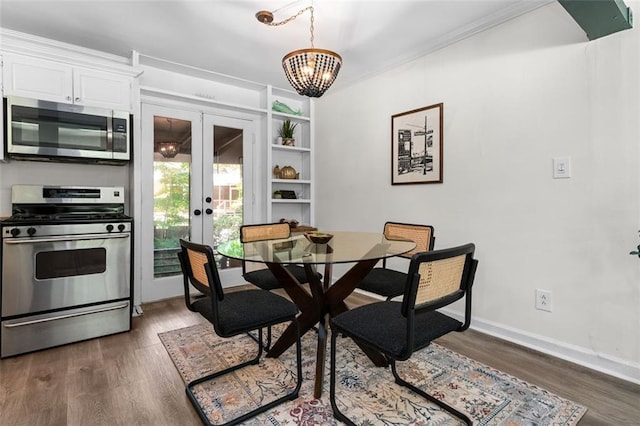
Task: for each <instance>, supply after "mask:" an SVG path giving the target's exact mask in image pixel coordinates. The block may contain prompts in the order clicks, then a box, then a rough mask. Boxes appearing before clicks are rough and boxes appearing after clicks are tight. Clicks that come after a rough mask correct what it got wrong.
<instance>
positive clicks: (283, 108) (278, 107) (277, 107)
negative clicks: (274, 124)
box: [271, 100, 302, 115]
mask: <svg viewBox="0 0 640 426" xmlns="http://www.w3.org/2000/svg"><path fill="white" fill-rule="evenodd" d="M271 109H273V110H274V111H276V112H283V113H285V114H291V115H302V110H300V109H299V110H297V111H294V110H293V109H291V108H290V107H289V105H287V104H285V103H283V102H280V101H278V100H275V101H273V104H272V105H271Z"/></svg>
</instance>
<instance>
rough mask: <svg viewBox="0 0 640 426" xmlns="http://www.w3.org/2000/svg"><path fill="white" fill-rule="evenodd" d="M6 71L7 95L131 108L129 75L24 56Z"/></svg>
mask: <svg viewBox="0 0 640 426" xmlns="http://www.w3.org/2000/svg"><path fill="white" fill-rule="evenodd" d="M3 70H4V72H3V86H4V96H22V97H26V98H33V99H39V100H43V101H52V102H62V103H73V104H78V105H86V106H95V107H103V108H110V109H116V110H124V111H131V82H132V79H131V77H129V76H125V75H120V74H116V73H112V72H105V71H99V70H94V69H90V68H83V67H76V66H72V65H69V64H64V63H61V62H56V61H49V60H45V59H40V58H33V57H29V56H20V55H7V56H5V57H4V64H3Z"/></svg>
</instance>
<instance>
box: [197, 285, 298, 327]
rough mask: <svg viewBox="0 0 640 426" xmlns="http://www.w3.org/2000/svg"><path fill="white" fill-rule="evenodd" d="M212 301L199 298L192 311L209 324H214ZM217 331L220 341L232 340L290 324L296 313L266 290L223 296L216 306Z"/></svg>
mask: <svg viewBox="0 0 640 426" xmlns="http://www.w3.org/2000/svg"><path fill="white" fill-rule="evenodd" d="M211 307H212V304H211V299H209V298H208V297H203V298H200V299H198V300H196V301H194V302H193V308H194V309H195V310H196V311H197V312H198V313H200V314H201V315H202V316H203V317H205V318H206V319H208V320H209V321H210V322H211V323H215V322H214V318H213V311H212V309H211ZM218 308H219V316H218V327H219V329H218V330H216V332H217V333H218V334H219V335H220V336H222V337H231V336H235V335H237V334H241V333H244V332H246V331H247V330H257V329H259V328H263V327H268V326H270V325H272V324H279V323H281V322H285V321H291V320H293V319H294V318H295V316H296V314H297V312H298V309H297V308H296V307H295V305H292V304H291V302H289V301H288V300H286V299H285V298H284V297H281V296H279V295H277V294H275V293H271V292H269V291H266V290H246V291H240V292H235V293H227V294H225V295H224V301H223V303H220V304H219V305H218Z"/></svg>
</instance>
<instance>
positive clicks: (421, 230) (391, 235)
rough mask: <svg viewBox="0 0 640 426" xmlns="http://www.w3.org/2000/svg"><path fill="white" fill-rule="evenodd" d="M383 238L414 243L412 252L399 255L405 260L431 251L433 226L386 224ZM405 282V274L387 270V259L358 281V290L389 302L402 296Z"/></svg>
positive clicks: (433, 237)
mask: <svg viewBox="0 0 640 426" xmlns="http://www.w3.org/2000/svg"><path fill="white" fill-rule="evenodd" d="M384 236H385V237H386V238H387V239H389V240H397V239H403V240H410V241H413V242H415V243H416V247H415V248H414V249H413V250H411V251H410V252H408V253H405V254H402V255H400V256H401V257H404V258H406V259H411V256H413V255H414V254H416V253H421V252H425V251H430V250H433V245H434V243H435V236H434V235H433V226H431V225H413V224H409V223H398V222H387V223H385V224H384ZM406 281H407V274H406V273H404V272H400V271H396V270H394V269H389V268H387V259H383V260H382V267H381V268H380V267H377V268H373V269H372V270H371V272H369V273H368V274H367V275H366V276H365V277H364V278H363V280H362V281H360V283H359V284H358V288H359V289H361V290H365V291H368V292H370V293H375V294H379V295H380V296H383V297H385V298H386V299H387V300H391V299H393V298H394V297H398V296H401V295H402V294H404V288H405V283H406Z"/></svg>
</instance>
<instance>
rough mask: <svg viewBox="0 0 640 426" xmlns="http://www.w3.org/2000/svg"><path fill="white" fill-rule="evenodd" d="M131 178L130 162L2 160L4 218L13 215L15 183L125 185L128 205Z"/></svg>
mask: <svg viewBox="0 0 640 426" xmlns="http://www.w3.org/2000/svg"><path fill="white" fill-rule="evenodd" d="M129 179H130V166H128V165H124V166H110V165H103V164H76V163H50V162H42V161H16V160H9V161H7V162H5V163H0V217H5V216H11V186H12V185H14V184H33V185H75V186H123V187H124V189H125V201H126V203H125V205H126V206H129V205H130V198H129V197H130V192H129Z"/></svg>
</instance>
